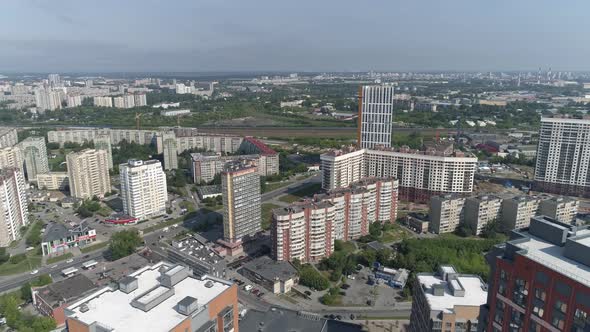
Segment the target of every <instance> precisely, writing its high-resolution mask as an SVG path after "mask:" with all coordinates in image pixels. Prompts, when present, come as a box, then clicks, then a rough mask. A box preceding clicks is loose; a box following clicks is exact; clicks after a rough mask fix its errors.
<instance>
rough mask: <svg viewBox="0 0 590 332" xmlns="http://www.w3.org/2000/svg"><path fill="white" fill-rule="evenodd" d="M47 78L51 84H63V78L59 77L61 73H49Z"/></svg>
mask: <svg viewBox="0 0 590 332" xmlns="http://www.w3.org/2000/svg"><path fill="white" fill-rule="evenodd" d="M47 80H48V81H49V84H50V85H51V86H59V85H61V78H60V77H59V74H49V75H47Z"/></svg>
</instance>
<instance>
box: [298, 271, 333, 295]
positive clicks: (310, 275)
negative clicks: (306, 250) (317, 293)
mask: <svg viewBox="0 0 590 332" xmlns="http://www.w3.org/2000/svg"><path fill="white" fill-rule="evenodd" d="M299 283H300V284H302V285H304V286H307V287H309V288H313V289H317V290H324V289H326V288H328V287H330V282H329V281H328V279H326V277H324V276H323V275H321V274H320V273H319V272H318V271H317V270H316V269H315V268H314V267H313V266H311V265H304V266H302V267H301V269H300V270H299Z"/></svg>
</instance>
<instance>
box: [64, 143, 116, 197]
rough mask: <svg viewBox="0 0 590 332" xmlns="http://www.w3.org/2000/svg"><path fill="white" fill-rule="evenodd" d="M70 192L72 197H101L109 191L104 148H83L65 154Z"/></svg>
mask: <svg viewBox="0 0 590 332" xmlns="http://www.w3.org/2000/svg"><path fill="white" fill-rule="evenodd" d="M66 162H67V167H68V178H69V181H70V193H71V195H72V196H73V197H76V198H81V199H90V198H92V197H93V196H96V197H98V198H103V197H104V195H105V194H106V193H107V192H110V191H111V178H110V176H109V162H108V157H107V152H106V151H104V150H96V149H85V150H82V151H80V152H74V153H70V154H68V155H67V156H66Z"/></svg>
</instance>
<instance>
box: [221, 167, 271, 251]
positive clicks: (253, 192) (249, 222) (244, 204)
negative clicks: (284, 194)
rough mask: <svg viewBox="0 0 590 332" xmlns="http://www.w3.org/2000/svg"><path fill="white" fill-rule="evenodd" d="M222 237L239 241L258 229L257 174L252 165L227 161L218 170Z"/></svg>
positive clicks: (258, 194) (259, 218) (258, 198)
mask: <svg viewBox="0 0 590 332" xmlns="http://www.w3.org/2000/svg"><path fill="white" fill-rule="evenodd" d="M221 191H222V193H223V236H224V239H225V241H227V242H229V243H239V242H241V241H242V240H243V239H245V238H248V237H253V236H254V235H255V234H256V233H258V232H260V231H261V230H262V229H261V226H260V221H261V210H260V175H258V170H257V169H256V167H255V166H247V165H244V164H242V163H236V164H231V163H230V164H228V165H226V168H225V170H224V171H223V172H222V173H221Z"/></svg>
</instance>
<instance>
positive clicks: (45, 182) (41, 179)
mask: <svg viewBox="0 0 590 332" xmlns="http://www.w3.org/2000/svg"><path fill="white" fill-rule="evenodd" d="M37 186H38V187H39V189H46V190H66V189H67V188H69V186H70V181H69V178H68V173H67V172H49V173H44V174H37Z"/></svg>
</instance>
